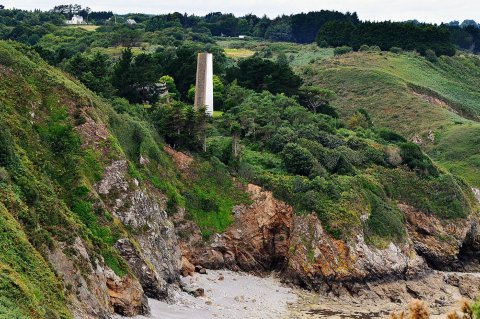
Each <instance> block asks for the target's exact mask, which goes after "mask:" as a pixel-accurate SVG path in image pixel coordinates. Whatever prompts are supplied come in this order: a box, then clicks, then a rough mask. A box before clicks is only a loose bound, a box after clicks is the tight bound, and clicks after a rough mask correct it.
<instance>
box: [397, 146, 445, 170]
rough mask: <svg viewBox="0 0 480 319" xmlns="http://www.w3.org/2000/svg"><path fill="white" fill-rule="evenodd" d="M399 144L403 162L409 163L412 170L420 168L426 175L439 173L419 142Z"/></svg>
mask: <svg viewBox="0 0 480 319" xmlns="http://www.w3.org/2000/svg"><path fill="white" fill-rule="evenodd" d="M399 146H400V156H401V157H402V159H403V163H405V164H406V165H408V167H410V168H411V169H412V170H418V171H420V173H422V174H425V175H433V176H437V175H438V170H437V168H436V167H435V166H434V165H433V163H432V161H431V160H430V158H428V157H427V156H426V155H425V154H424V153H423V152H422V150H421V149H420V147H419V146H418V145H417V144H414V143H410V142H407V143H401V144H400V145H399Z"/></svg>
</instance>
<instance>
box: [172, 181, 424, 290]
mask: <svg viewBox="0 0 480 319" xmlns="http://www.w3.org/2000/svg"><path fill="white" fill-rule="evenodd" d="M247 191H248V192H249V194H250V197H251V199H252V202H253V203H252V204H251V205H240V206H237V207H235V208H234V215H235V221H234V223H233V224H232V225H231V226H230V227H229V228H228V229H227V231H226V232H225V233H223V234H216V235H215V236H214V238H213V240H212V242H211V243H210V244H205V245H199V244H198V238H199V234H198V230H197V229H196V228H195V227H194V226H193V225H191V224H189V223H187V222H186V223H184V224H182V225H183V226H184V227H185V229H183V231H184V232H185V233H189V234H192V235H191V236H190V238H186V239H184V241H182V252H183V254H184V255H185V256H186V257H187V258H188V259H189V260H191V261H192V262H194V263H197V264H201V265H204V266H206V267H207V268H214V269H215V268H216V269H218V268H229V269H232V270H244V271H253V272H257V273H265V272H267V271H270V270H275V269H276V270H280V271H282V272H283V275H284V278H285V279H286V280H288V281H291V282H293V283H295V284H298V285H300V286H302V287H308V288H311V289H324V290H328V291H334V292H335V293H337V294H340V293H342V292H341V290H342V289H343V290H345V289H354V288H353V285H354V283H355V282H357V281H358V282H363V281H364V280H376V279H378V278H388V277H396V276H401V277H403V276H409V275H413V274H418V273H422V272H424V271H426V265H425V263H424V261H423V259H422V258H421V257H419V256H418V255H417V254H416V253H415V250H414V248H413V246H412V245H411V244H410V243H409V242H406V243H405V244H402V245H395V244H393V243H392V244H390V245H389V246H388V247H387V248H386V249H377V248H375V247H371V246H368V245H367V244H366V243H365V241H364V239H363V236H361V235H359V236H357V237H356V238H355V240H353V241H352V242H348V243H347V242H345V241H343V240H337V239H335V238H333V237H332V236H331V235H330V234H329V233H327V232H326V231H325V230H324V229H323V227H322V225H321V223H320V221H319V219H318V217H317V216H316V215H315V214H309V215H304V216H296V215H294V214H293V208H292V207H291V206H289V205H288V204H286V203H284V202H282V201H279V200H277V199H276V198H274V196H273V194H272V193H271V192H269V191H264V190H262V189H261V188H260V187H258V186H255V185H251V184H250V185H248V186H247ZM188 227H190V228H188ZM179 229H181V227H180V228H179ZM177 231H178V229H177ZM345 287H347V288H345ZM345 291H346V290H345Z"/></svg>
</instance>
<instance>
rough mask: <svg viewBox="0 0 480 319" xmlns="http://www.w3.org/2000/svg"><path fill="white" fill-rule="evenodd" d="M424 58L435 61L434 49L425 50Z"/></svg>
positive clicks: (436, 59) (436, 58)
mask: <svg viewBox="0 0 480 319" xmlns="http://www.w3.org/2000/svg"><path fill="white" fill-rule="evenodd" d="M425 59H427V60H428V61H430V62H432V63H435V62H437V61H438V57H437V55H436V54H435V51H433V50H430V49H428V50H426V51H425Z"/></svg>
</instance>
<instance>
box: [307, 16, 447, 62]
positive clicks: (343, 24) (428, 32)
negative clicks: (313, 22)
mask: <svg viewBox="0 0 480 319" xmlns="http://www.w3.org/2000/svg"><path fill="white" fill-rule="evenodd" d="M316 41H317V43H318V45H320V46H326V45H330V46H335V47H338V46H343V45H347V46H350V47H352V48H353V49H355V50H358V49H359V48H360V47H361V46H362V45H376V46H379V47H380V48H381V49H382V50H389V49H390V48H392V47H398V48H402V49H404V50H417V51H418V52H420V53H422V54H425V52H426V51H427V50H429V49H430V50H433V51H435V53H436V54H438V55H449V56H452V55H454V54H455V46H454V45H453V44H452V43H451V34H450V31H449V29H448V28H447V27H446V26H436V25H431V24H415V23H403V22H390V21H385V22H361V23H357V24H354V23H351V22H348V21H329V22H327V23H325V24H324V25H323V26H322V27H321V28H320V30H319V32H318V35H317V38H316Z"/></svg>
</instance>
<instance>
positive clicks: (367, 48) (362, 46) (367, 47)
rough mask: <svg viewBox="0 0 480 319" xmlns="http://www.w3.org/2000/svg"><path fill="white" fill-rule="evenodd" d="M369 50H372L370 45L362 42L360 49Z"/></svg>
mask: <svg viewBox="0 0 480 319" xmlns="http://www.w3.org/2000/svg"><path fill="white" fill-rule="evenodd" d="M368 50H370V47H369V46H368V45H366V44H362V45H361V46H360V49H358V51H368Z"/></svg>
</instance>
